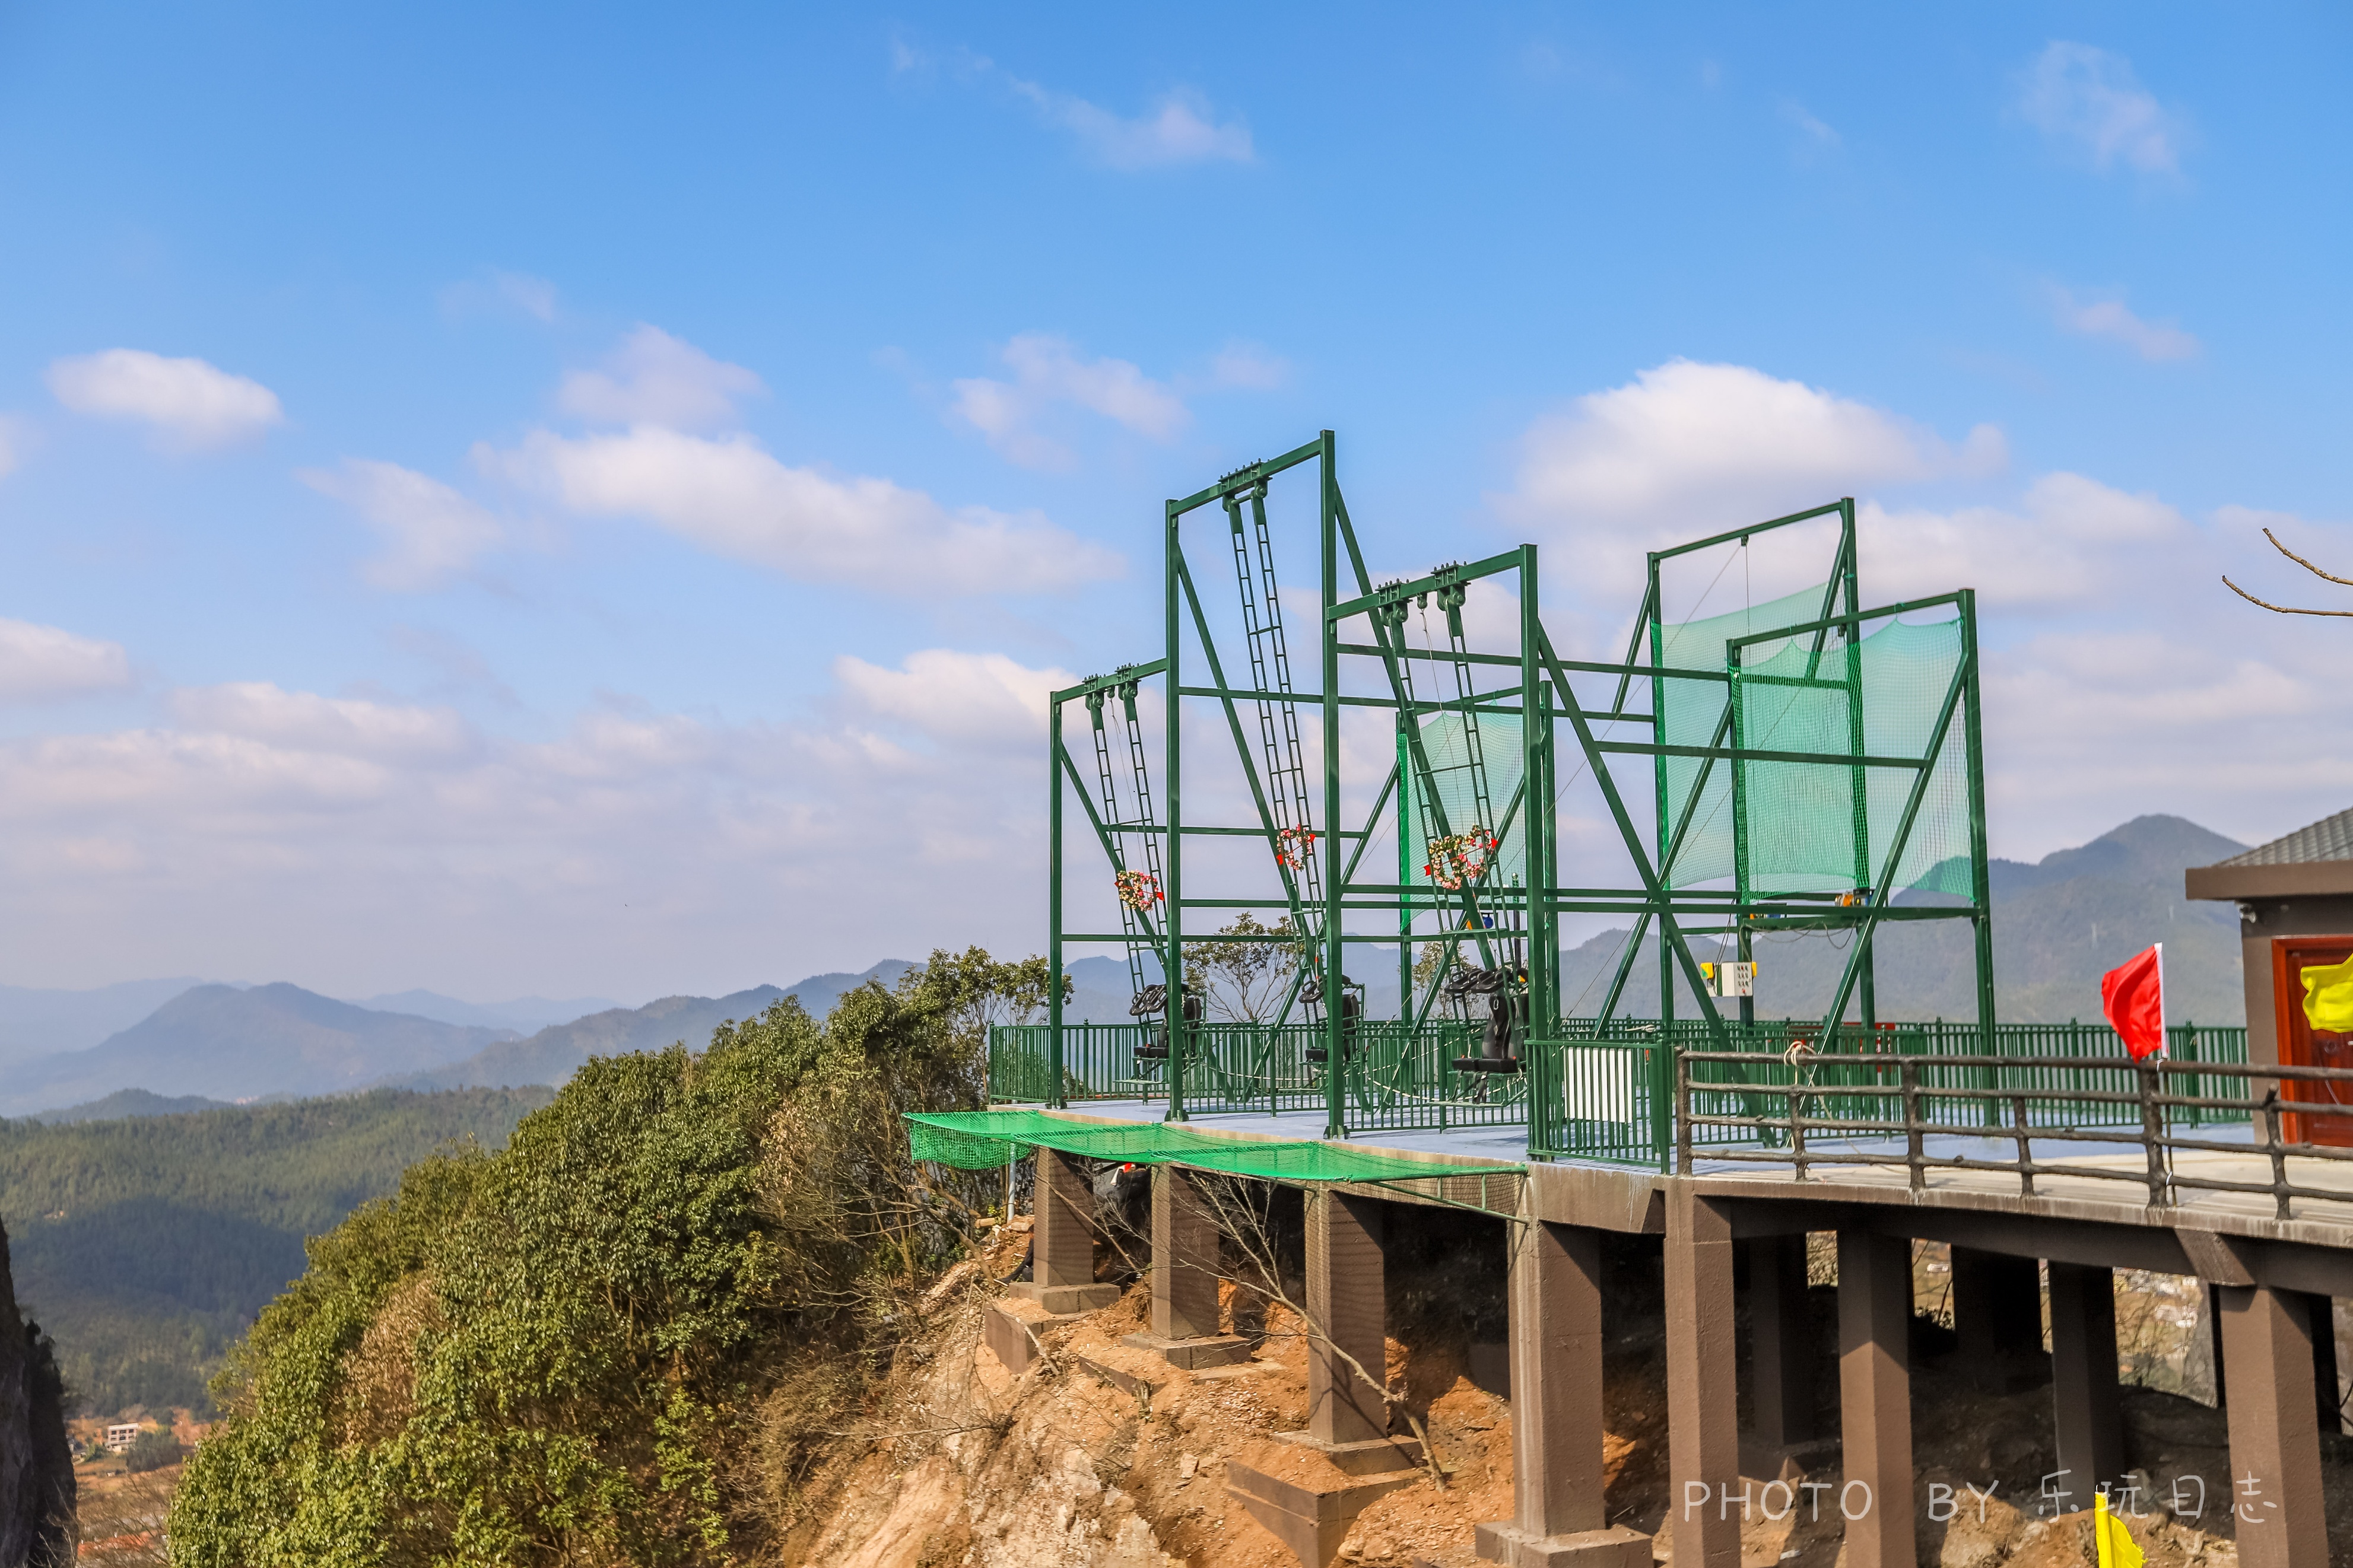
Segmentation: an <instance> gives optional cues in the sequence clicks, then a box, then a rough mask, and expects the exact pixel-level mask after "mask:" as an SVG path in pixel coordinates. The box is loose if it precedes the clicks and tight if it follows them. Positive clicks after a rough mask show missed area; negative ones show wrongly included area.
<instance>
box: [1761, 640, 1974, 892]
mask: <svg viewBox="0 0 2353 1568" xmlns="http://www.w3.org/2000/svg"><path fill="white" fill-rule="evenodd" d="M1961 653H1962V646H1961V623H1960V622H1959V621H1957V620H1947V621H1936V622H1931V623H1928V624H1926V625H1919V626H1912V625H1906V624H1905V623H1904V622H1901V621H1887V622H1883V623H1882V624H1881V625H1880V626H1879V628H1878V629H1877V630H1875V631H1873V632H1871V633H1870V634H1869V635H1867V636H1865V637H1863V638H1862V641H1861V642H1859V643H1857V644H1855V645H1853V647H1852V649H1850V647H1849V646H1848V644H1847V643H1846V641H1845V640H1844V637H1843V634H1842V632H1841V631H1838V630H1833V631H1832V633H1831V635H1830V637H1827V638H1825V639H1824V640H1823V642H1822V645H1821V648H1820V653H1819V655H1817V653H1816V651H1815V639H1814V638H1813V637H1812V636H1810V635H1808V636H1805V637H1792V638H1790V639H1789V640H1788V641H1787V642H1785V643H1783V644H1782V645H1780V647H1778V649H1773V648H1770V647H1768V646H1767V645H1758V644H1752V645H1750V646H1749V647H1747V648H1746V649H1744V650H1743V658H1742V663H1741V668H1740V671H1739V674H1738V677H1737V679H1736V680H1735V682H1734V684H1733V687H1732V700H1733V702H1734V704H1735V706H1736V708H1737V709H1738V710H1739V711H1738V720H1737V726H1738V730H1739V735H1740V742H1741V744H1742V745H1743V746H1745V747H1750V748H1754V749H1756V750H1758V751H1778V752H1831V753H1841V752H1843V753H1849V754H1852V752H1854V750H1855V749H1856V742H1857V740H1858V739H1859V740H1860V742H1861V749H1862V751H1863V752H1867V753H1869V754H1871V755H1873V756H1883V757H1922V756H1926V754H1927V751H1928V746H1929V743H1930V742H1931V740H1932V739H1933V731H1934V730H1935V727H1936V716H1937V713H1938V712H1939V711H1940V710H1941V709H1942V708H1943V706H1944V700H1945V695H1946V693H1947V690H1948V689H1950V687H1951V685H1952V680H1953V673H1954V671H1956V670H1957V669H1958V668H1960V663H1961ZM1809 672H1811V673H1809ZM1858 690H1859V691H1860V693H1861V700H1862V711H1861V715H1860V719H1859V721H1858V717H1857V714H1856V711H1855V700H1856V693H1857V691H1858ZM1964 718H1965V714H1963V713H1961V712H1959V711H1957V712H1956V714H1955V717H1954V721H1953V723H1952V724H1951V726H1950V727H1949V728H1948V729H1947V731H1946V733H1945V738H1944V742H1943V744H1942V746H1941V747H1939V748H1938V750H1937V752H1936V761H1935V763H1934V764H1933V765H1932V766H1931V767H1930V769H1929V773H1928V788H1927V793H1926V795H1924V796H1923V797H1922V801H1921V805H1920V813H1919V816H1917V817H1916V818H1915V820H1914V822H1913V826H1912V836H1911V837H1910V839H1909V840H1908V841H1907V842H1906V843H1905V848H1904V855H1903V858H1902V859H1901V860H1899V861H1898V862H1897V864H1896V868H1895V875H1894V887H1895V888H1927V889H1934V890H1936V891H1938V892H1944V893H1953V894H1958V895H1960V896H1962V897H1967V896H1968V893H1969V892H1970V880H1971V879H1970V872H1969V810H1968V765H1967V752H1966V750H1965V747H1966V743H1967V742H1966V738H1965V730H1964V725H1963V720H1964ZM1916 776H1917V775H1916V774H1915V773H1913V771H1912V770H1910V769H1908V768H1853V767H1841V766H1839V765H1836V764H1823V763H1746V764H1744V765H1743V766H1742V768H1741V770H1740V797H1741V800H1740V804H1741V811H1742V816H1743V818H1744V821H1745V825H1746V839H1747V842H1746V845H1745V846H1744V851H1745V853H1746V858H1747V868H1746V869H1747V876H1746V880H1747V884H1748V886H1749V888H1750V889H1752V890H1753V891H1756V892H1760V893H1790V892H1836V891H1840V890H1841V889H1848V888H1859V887H1866V886H1869V885H1871V884H1872V883H1873V882H1875V881H1877V880H1878V879H1879V876H1880V872H1881V869H1882V868H1883V865H1884V864H1885V861H1886V857H1887V853H1888V850H1889V848H1890V847H1892V846H1893V845H1894V839H1895V832H1896V829H1897V827H1898V826H1901V824H1902V822H1903V817H1904V805H1905V801H1906V800H1907V799H1908V798H1909V796H1910V795H1911V792H1912V786H1913V784H1914V781H1915V778H1916ZM1887 890H1890V891H1892V890H1893V889H1887Z"/></svg>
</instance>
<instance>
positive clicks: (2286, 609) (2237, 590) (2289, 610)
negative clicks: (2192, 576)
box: [2222, 563, 2353, 616]
mask: <svg viewBox="0 0 2353 1568" xmlns="http://www.w3.org/2000/svg"><path fill="white" fill-rule="evenodd" d="M2306 564H2307V565H2308V564H2310V563H2306ZM2316 570H2317V569H2316ZM2321 575H2322V576H2324V577H2328V574H2327V573H2326V572H2323V573H2321ZM2328 580H2329V581H2330V582H2332V583H2342V582H2344V581H2345V579H2344V578H2342V577H2329V578H2328ZM2222 586H2224V587H2225V588H2228V589H2230V590H2231V592H2232V593H2233V594H2236V595H2239V597H2241V598H2242V599H2244V600H2246V601H2247V603H2249V604H2250V605H2263V608H2264V609H2266V610H2273V611H2276V612H2277V613H2279V614H2280V615H2283V616H2353V610H2300V609H2297V608H2296V607H2295V605H2274V604H2272V603H2271V602H2270V601H2268V600H2265V599H2258V598H2256V597H2255V596H2254V595H2253V594H2250V593H2248V592H2247V591H2246V590H2245V589H2244V588H2242V587H2240V586H2239V585H2238V584H2236V583H2233V582H2232V581H2231V580H2230V579H2229V578H2228V577H2225V578H2223V579H2222Z"/></svg>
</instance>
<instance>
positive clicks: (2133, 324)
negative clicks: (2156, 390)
mask: <svg viewBox="0 0 2353 1568" xmlns="http://www.w3.org/2000/svg"><path fill="white" fill-rule="evenodd" d="M2051 305H2052V311H2053V313H2054V314H2055V315H2056V316H2057V318H2058V321H2059V325H2060V326H2062V327H2063V328H2064V329H2066V330H2067V331H2071V332H2075V333H2078V334H2080V335H2082V336H2084V337H2087V338H2112V339H2114V340H2115V341H2116V342H2120V343H2122V344H2124V345H2125V346H2126V348H2128V349H2130V350H2132V351H2133V352H2134V353H2137V354H2138V355H2140V357H2141V358H2143V359H2145V360H2148V361H2150V362H2151V363H2157V362H2160V361H2165V360H2184V359H2195V358H2197V357H2198V348H2199V344H2198V340H2197V339H2196V338H2195V337H2193V336H2192V335H2190V334H2189V333H2188V332H2185V331H2182V330H2181V329H2180V328H2179V327H2178V326H2175V325H2174V324H2173V323H2172V322H2171V321H2143V320H2141V319H2140V318H2139V317H2138V316H2136V315H2134V314H2133V313H2132V310H2130V309H2129V308H2128V307H2126V304H2125V303H2124V301H2123V300H2078V299H2076V298H2075V296H2074V295H2073V293H2071V292H2069V291H2068V290H2067V289H2063V288H2060V287H2058V286H2057V285H2055V284H2054V285H2052V289H2051Z"/></svg>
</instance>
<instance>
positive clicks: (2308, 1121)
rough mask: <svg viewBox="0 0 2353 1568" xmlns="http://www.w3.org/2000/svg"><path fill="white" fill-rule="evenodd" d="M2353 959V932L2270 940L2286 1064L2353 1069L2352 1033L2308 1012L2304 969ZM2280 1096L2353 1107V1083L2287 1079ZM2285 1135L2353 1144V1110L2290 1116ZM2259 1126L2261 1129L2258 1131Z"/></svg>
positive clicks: (2277, 1026)
mask: <svg viewBox="0 0 2353 1568" xmlns="http://www.w3.org/2000/svg"><path fill="white" fill-rule="evenodd" d="M2348 957H2353V936H2281V937H2274V938H2273V939H2272V1009H2273V1013H2272V1016H2273V1020H2274V1023H2273V1029H2274V1034H2273V1038H2274V1039H2275V1040H2277V1041H2278V1042H2279V1059H2280V1062H2281V1065H2282V1066H2284V1067H2316V1068H2353V1034H2345V1033H2340V1032H2338V1031H2336V1030H2331V1029H2316V1028H2314V1027H2313V1026H2312V1025H2311V1024H2310V1023H2309V1022H2308V1021H2307V1020H2306V1017H2305V1016H2304V972H2305V971H2306V970H2307V969H2321V968H2327V967H2328V966H2329V965H2331V964H2337V963H2344V962H2345V960H2346V959H2347V958H2348ZM2280 1098H2281V1099H2282V1100H2304V1101H2306V1102H2312V1101H2321V1102H2325V1103H2335V1104H2338V1105H2344V1106H2348V1107H2353V1083H2309V1082H2307V1083H2283V1084H2281V1085H2280ZM2283 1120H2284V1121H2285V1123H2286V1125H2285V1126H2284V1128H2283V1129H2282V1130H2281V1136H2282V1137H2284V1138H2285V1139H2286V1140H2287V1141H2288V1142H2291V1143H2326V1144H2330V1145H2336V1146H2353V1113H2348V1114H2346V1115H2327V1116H2289V1117H2285V1118H2283ZM2261 1131H2262V1130H2261V1129H2260V1128H2258V1129H2257V1132H2258V1135H2260V1133H2261Z"/></svg>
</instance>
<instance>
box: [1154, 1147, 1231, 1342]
mask: <svg viewBox="0 0 2353 1568" xmlns="http://www.w3.org/2000/svg"><path fill="white" fill-rule="evenodd" d="M1197 1181H1198V1178H1197V1177H1196V1176H1195V1175H1194V1174H1193V1173H1191V1172H1190V1171H1187V1170H1183V1169H1180V1168H1179V1167H1177V1166H1175V1165H1159V1166H1155V1167H1154V1169H1153V1172H1152V1331H1153V1332H1154V1333H1155V1334H1158V1335H1159V1336H1161V1337H1162V1338H1163V1339H1171V1340H1190V1339H1203V1338H1207V1337H1208V1336H1209V1335H1212V1334H1215V1333H1216V1332H1217V1331H1218V1222H1217V1219H1216V1217H1215V1216H1214V1215H1211V1214H1210V1213H1209V1210H1208V1206H1207V1205H1204V1204H1203V1203H1202V1201H1201V1194H1200V1189H1199V1188H1198V1186H1197V1185H1196V1182H1197Z"/></svg>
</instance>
